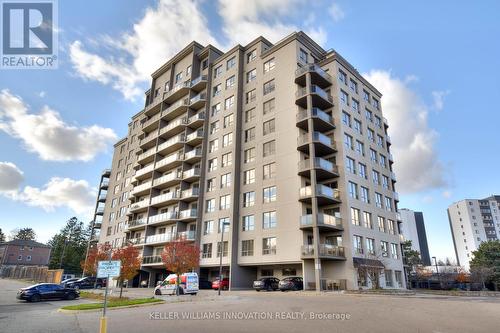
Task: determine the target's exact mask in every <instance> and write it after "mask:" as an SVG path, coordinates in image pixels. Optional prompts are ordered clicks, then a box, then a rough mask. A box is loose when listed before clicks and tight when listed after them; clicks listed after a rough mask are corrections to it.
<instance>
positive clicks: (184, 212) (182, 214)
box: [179, 208, 198, 219]
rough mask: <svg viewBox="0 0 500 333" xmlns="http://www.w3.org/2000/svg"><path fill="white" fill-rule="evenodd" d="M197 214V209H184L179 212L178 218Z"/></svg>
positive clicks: (191, 216)
mask: <svg viewBox="0 0 500 333" xmlns="http://www.w3.org/2000/svg"><path fill="white" fill-rule="evenodd" d="M197 216H198V209H195V208H193V209H186V210H181V211H180V212H179V219H189V218H195V217H197Z"/></svg>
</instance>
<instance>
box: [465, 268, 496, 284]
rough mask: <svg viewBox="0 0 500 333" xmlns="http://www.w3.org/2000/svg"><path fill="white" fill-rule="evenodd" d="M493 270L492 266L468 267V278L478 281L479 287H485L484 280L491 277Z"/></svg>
mask: <svg viewBox="0 0 500 333" xmlns="http://www.w3.org/2000/svg"><path fill="white" fill-rule="evenodd" d="M493 273H494V270H493V268H492V267H484V266H473V267H471V269H470V278H471V280H472V281H473V282H476V283H480V284H481V289H483V290H485V289H486V282H487V281H489V280H490V279H491V276H492V275H493Z"/></svg>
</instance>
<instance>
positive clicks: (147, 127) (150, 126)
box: [142, 112, 161, 132]
mask: <svg viewBox="0 0 500 333" xmlns="http://www.w3.org/2000/svg"><path fill="white" fill-rule="evenodd" d="M160 116H161V114H160V113H159V112H158V113H157V114H155V115H154V116H152V117H150V118H149V119H148V120H146V121H145V122H143V123H142V131H143V132H151V131H152V130H154V129H155V128H158V126H160V122H159V120H160Z"/></svg>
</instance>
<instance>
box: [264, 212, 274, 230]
mask: <svg viewBox="0 0 500 333" xmlns="http://www.w3.org/2000/svg"><path fill="white" fill-rule="evenodd" d="M262 228H263V229H271V228H276V212H275V211H272V212H265V213H263V214H262Z"/></svg>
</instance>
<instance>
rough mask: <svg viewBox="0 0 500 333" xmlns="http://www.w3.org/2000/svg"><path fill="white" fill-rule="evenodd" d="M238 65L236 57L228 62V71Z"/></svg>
mask: <svg viewBox="0 0 500 333" xmlns="http://www.w3.org/2000/svg"><path fill="white" fill-rule="evenodd" d="M235 65H236V57H232V58H231V59H229V60H228V61H227V62H226V69H227V70H229V69H231V68H233V67H234V66H235Z"/></svg>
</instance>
